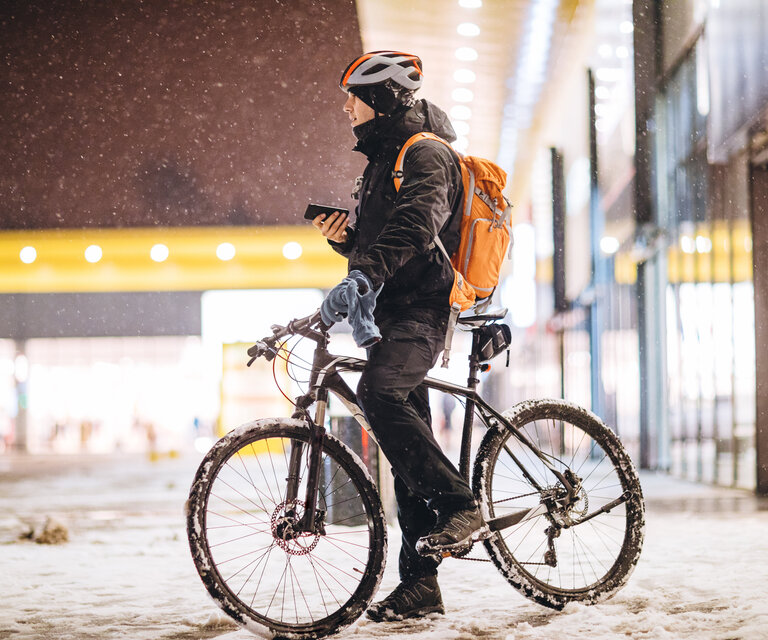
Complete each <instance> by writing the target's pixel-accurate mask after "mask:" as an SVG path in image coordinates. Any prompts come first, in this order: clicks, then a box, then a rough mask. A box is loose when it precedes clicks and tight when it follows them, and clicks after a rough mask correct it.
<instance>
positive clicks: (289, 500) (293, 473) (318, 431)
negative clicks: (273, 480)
mask: <svg viewBox="0 0 768 640" xmlns="http://www.w3.org/2000/svg"><path fill="white" fill-rule="evenodd" d="M310 400H311V399H310ZM316 402H317V404H316V408H315V418H314V420H312V419H311V418H310V417H309V415H308V413H306V411H304V413H302V417H303V418H304V419H306V421H307V423H308V424H309V427H310V430H311V432H312V436H311V438H310V441H309V445H305V444H304V443H303V442H301V441H299V440H292V441H291V455H290V459H289V463H288V477H287V478H286V480H287V485H286V496H285V504H286V505H296V504H298V503H299V501H298V494H299V485H300V483H301V461H302V459H303V457H304V451H305V447H306V446H309V452H308V456H309V458H308V464H307V483H306V487H305V493H304V514H303V515H302V517H301V519H300V520H299V521H298V522H297V523H296V525H295V527H294V531H295V532H296V533H313V534H323V533H325V528H324V525H323V520H324V518H325V512H324V511H318V510H317V495H318V491H319V489H320V474H321V472H322V451H323V440H324V438H325V427H323V424H324V422H325V409H326V406H327V405H328V391H327V390H326V389H323V388H321V389H319V390H318V397H317V401H316Z"/></svg>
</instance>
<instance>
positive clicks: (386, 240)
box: [313, 51, 485, 621]
mask: <svg viewBox="0 0 768 640" xmlns="http://www.w3.org/2000/svg"><path fill="white" fill-rule="evenodd" d="M421 84H422V64H421V60H420V59H419V58H418V57H416V56H414V55H410V54H406V53H401V52H395V51H377V52H372V53H368V54H365V55H362V56H360V57H358V58H356V59H355V60H353V61H352V62H351V63H350V64H349V66H348V67H347V68H346V69H345V70H344V73H343V74H342V76H341V81H340V86H341V88H342V89H343V90H344V91H345V92H346V93H347V99H346V102H345V103H344V107H343V109H344V111H345V112H346V113H347V114H348V115H349V118H350V120H351V123H352V127H353V131H354V134H355V136H356V137H357V145H356V146H355V148H354V150H355V151H359V152H361V153H363V154H364V155H365V156H366V157H367V158H368V165H367V167H366V169H365V172H364V174H363V176H362V183H361V185H360V189H359V191H358V205H357V207H356V220H355V223H354V225H351V224H350V223H349V220H347V219H346V216H344V215H343V214H340V213H338V212H336V213H333V214H331V215H329V216H319V217H318V218H315V220H314V222H313V224H314V225H315V226H316V227H317V228H318V229H319V230H320V231H321V232H322V234H323V236H325V237H326V238H327V239H328V241H329V243H330V244H331V246H332V247H333V248H334V249H335V250H336V251H338V252H339V253H341V254H342V255H344V256H345V257H347V258H348V260H349V263H348V266H349V270H350V272H352V271H356V272H358V273H355V274H353V275H354V277H355V279H356V280H358V281H362V282H363V283H364V285H363V288H364V289H365V285H367V286H370V287H372V288H373V289H375V290H379V289H380V292H379V294H378V298H377V300H376V306H375V310H374V319H375V322H376V324H377V326H378V328H379V330H380V332H381V336H382V339H381V341H380V342H377V343H376V344H375V345H374V346H372V347H370V348H369V349H368V363H367V365H366V367H365V370H364V372H363V374H362V377H361V379H360V382H359V385H358V388H357V394H358V400H359V402H360V404H361V406H362V408H363V410H364V412H365V414H366V418H367V419H368V422H369V423H370V425H371V427H372V429H373V431H374V433H375V435H376V439H377V440H378V443H379V445H380V446H381V448H382V450H383V452H384V454H385V455H386V457H387V459H388V460H389V462H390V463H391V465H392V468H393V473H394V476H395V494H396V497H397V506H398V519H399V522H400V528H401V530H402V544H401V550H400V558H399V573H400V580H401V582H400V584H399V585H398V586H397V588H396V589H395V590H394V591H393V592H392V593H391V594H389V596H387V597H386V598H385V599H384V600H382V601H380V602H377V603H375V604H373V605H372V606H371V607H370V608H369V609H368V612H367V614H368V617H370V618H371V619H373V620H375V621H384V620H400V619H403V618H409V617H416V616H423V615H426V614H428V613H433V612H437V613H444V607H443V602H442V597H441V595H440V589H439V587H438V583H437V567H438V564H439V563H440V561H441V555H440V551H441V550H458V549H460V548H462V547H466V546H467V543H468V542H469V541H470V540H471V538H472V536H473V535H474V534H476V533H477V532H478V530H479V529H481V528H483V527H485V525H484V523H483V520H482V517H481V515H480V512H479V509H478V507H477V504H476V503H475V501H474V498H473V495H472V491H471V489H470V487H469V485H468V484H467V482H466V481H465V480H464V478H463V477H462V476H461V474H460V473H459V471H458V470H457V469H456V467H455V466H454V464H453V463H452V462H451V461H450V460H449V459H448V458H447V457H446V456H445V455H444V453H443V452H442V450H441V449H440V446H439V444H438V443H437V441H436V439H435V436H434V434H433V432H432V425H431V413H430V408H429V398H428V393H427V389H426V388H425V387H424V386H423V385H422V382H423V380H424V378H425V376H426V375H427V372H428V371H429V369H431V368H432V367H433V366H434V365H435V362H436V360H437V357H438V355H439V353H440V352H441V351H442V349H443V346H444V342H445V333H446V329H447V322H448V316H449V304H448V295H449V292H450V290H451V286H452V284H453V277H454V276H453V271H452V268H451V265H450V263H449V262H448V260H447V258H446V257H445V256H444V255H443V253H442V252H441V251H440V250H439V249H438V248H437V247H436V246H435V244H434V240H435V237H436V236H437V235H438V234H439V237H440V240H441V241H442V243H443V245H444V246H445V248H446V249H447V252H448V254H449V255H450V254H451V253H453V251H454V250H455V249H456V247H457V246H458V243H459V223H460V215H461V211H460V209H461V203H462V201H463V187H462V182H461V170H460V167H459V164H458V159H457V157H456V154H455V153H453V152H452V151H451V150H450V149H448V148H447V147H446V146H445V145H443V144H442V143H440V142H438V141H433V140H425V141H421V142H420V143H419V144H417V145H414V146H413V147H412V148H411V149H410V150H409V152H408V155H407V157H406V162H405V166H404V168H403V169H404V170H403V173H404V176H403V178H402V184H401V187H400V189H399V191H396V190H395V186H394V181H393V171H394V165H395V160H396V158H397V155H398V152H399V150H400V149H401V148H402V146H403V143H404V142H405V141H406V140H407V139H408V138H410V137H411V136H412V135H413V134H414V133H417V132H419V131H430V132H433V133H435V134H437V135H438V136H441V137H442V138H443V139H446V140H448V141H453V140H455V139H456V136H455V133H454V131H453V128H452V127H451V124H450V122H449V120H448V117H447V115H446V114H445V113H444V112H443V111H442V110H440V109H439V108H438V107H436V106H435V105H433V104H431V103H429V102H427V101H426V100H419V101H416V99H415V98H414V92H415V91H416V90H417V89H419V87H420V86H421ZM360 274H362V276H361V275H360ZM340 286H342V285H340ZM334 299H335V300H336V301H337V302H338V296H336V297H335V298H334ZM329 300H330V296H329ZM341 311H343V309H341ZM417 549H418V550H417ZM419 551H421V553H419Z"/></svg>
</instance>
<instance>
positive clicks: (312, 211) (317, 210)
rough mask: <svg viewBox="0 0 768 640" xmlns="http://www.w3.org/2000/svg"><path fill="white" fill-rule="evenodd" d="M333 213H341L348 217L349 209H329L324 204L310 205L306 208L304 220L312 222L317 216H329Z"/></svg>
mask: <svg viewBox="0 0 768 640" xmlns="http://www.w3.org/2000/svg"><path fill="white" fill-rule="evenodd" d="M334 211H338V212H339V213H343V214H344V215H345V216H348V215H349V209H342V208H341V207H330V206H328V205H324V204H310V205H308V206H307V210H306V211H305V212H304V219H305V220H314V219H315V218H317V216H319V215H321V214H325V215H326V216H329V215H331V214H332V213H333V212H334Z"/></svg>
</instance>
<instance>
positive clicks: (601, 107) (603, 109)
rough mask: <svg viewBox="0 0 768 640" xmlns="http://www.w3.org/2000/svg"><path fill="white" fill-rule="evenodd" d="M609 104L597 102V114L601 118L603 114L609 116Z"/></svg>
mask: <svg viewBox="0 0 768 640" xmlns="http://www.w3.org/2000/svg"><path fill="white" fill-rule="evenodd" d="M608 111H609V109H608V106H607V105H605V104H596V105H595V115H596V116H597V117H598V118H599V117H601V116H607V115H608Z"/></svg>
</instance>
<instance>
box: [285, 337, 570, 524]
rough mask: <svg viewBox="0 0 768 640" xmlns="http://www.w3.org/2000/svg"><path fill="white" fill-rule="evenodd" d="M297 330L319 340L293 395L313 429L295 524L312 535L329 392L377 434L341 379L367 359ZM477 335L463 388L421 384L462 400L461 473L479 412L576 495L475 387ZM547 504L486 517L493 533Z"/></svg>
mask: <svg viewBox="0 0 768 640" xmlns="http://www.w3.org/2000/svg"><path fill="white" fill-rule="evenodd" d="M296 333H298V334H300V335H303V336H304V337H306V338H309V339H310V340H313V341H314V342H316V343H317V347H316V349H315V353H314V358H313V363H312V373H311V376H310V382H309V391H308V392H307V393H306V394H304V395H303V396H300V397H299V398H297V399H296V409H297V410H296V412H295V413H294V415H293V417H294V418H301V419H306V420H307V421H308V422H309V424H310V426H311V428H312V431H313V438H312V442H311V444H310V458H309V470H310V471H309V476H308V479H307V486H306V492H305V500H304V508H305V511H304V515H303V516H302V518H301V520H300V522H299V523H298V526H299V528H300V529H301V530H303V531H308V532H311V533H315V532H316V530H317V526H318V520H321V518H318V517H317V515H318V514H317V513H316V510H315V507H316V503H317V493H318V488H319V485H320V470H321V469H320V467H321V465H320V451H321V445H322V440H323V437H324V436H325V428H324V426H323V425H324V423H325V412H326V408H327V404H328V392H329V391H330V392H331V393H333V394H334V395H335V396H336V397H337V398H339V400H340V401H341V402H342V404H343V405H344V406H345V407H346V409H347V410H348V411H349V413H350V414H351V415H352V416H353V417H354V418H355V420H356V421H357V422H358V423H359V424H360V426H361V427H362V428H364V429H365V430H366V431H367V432H368V433H369V435H370V437H372V438H373V439H374V441H375V440H376V436H375V434H374V433H373V430H372V429H371V426H370V425H369V424H368V421H367V420H366V418H365V414H364V413H363V411H362V409H361V408H360V405H359V403H358V401H357V397H356V395H355V393H354V391H352V389H351V388H350V387H349V385H348V384H347V383H346V382H345V381H344V379H343V378H342V377H341V375H340V373H341V372H353V373H354V372H358V373H359V372H362V371H363V369H364V367H365V365H366V361H365V360H363V359H361V358H355V357H351V356H336V355H334V354H332V353H330V352H329V351H328V341H329V338H328V334H327V333H324V332H320V331H316V330H314V329H310V328H303V327H302V328H300V329H299V330H297V331H296ZM477 352H478V350H477V334H476V333H473V342H472V351H471V354H470V357H469V377H468V379H467V386H461V385H457V384H453V383H451V382H447V381H445V380H439V379H437V378H431V377H426V378H425V379H424V384H425V385H426V386H427V387H428V388H429V389H436V390H437V391H441V392H443V393H450V394H453V395H456V396H461V397H464V398H466V405H465V409H464V424H463V429H462V437H461V450H460V456H459V471H460V473H461V474H462V475H463V476H464V477H465V478H466V479H467V481H468V482H469V481H470V477H469V466H470V458H471V445H472V426H473V422H474V416H475V414H476V412H477V413H478V414H479V416H480V418H481V420H482V421H483V423H484V424H485V425H486V426H487V427H488V428H491V427H492V426H494V425H495V424H502V425H504V426H505V427H506V428H507V429H509V430H510V431H511V433H512V434H513V435H514V436H515V437H516V438H517V439H518V440H519V441H520V442H521V443H523V444H524V445H525V446H526V447H528V448H529V449H530V450H531V452H533V454H534V455H535V456H536V457H537V458H538V459H539V460H541V462H542V463H543V464H544V465H545V466H546V467H547V468H548V469H549V471H550V472H551V473H552V474H553V475H554V476H555V477H556V478H557V479H558V480H559V481H560V482H561V483H562V485H563V487H564V488H565V489H566V490H567V492H568V499H574V498H575V496H576V494H577V493H578V490H579V487H578V485H577V486H574V485H573V484H572V483H571V482H570V481H569V479H568V478H567V477H565V476H564V475H563V474H562V473H560V472H559V471H558V470H557V469H555V468H554V467H553V466H552V464H550V462H549V460H547V459H546V457H545V456H544V455H543V454H542V453H541V451H540V450H539V449H538V447H537V446H536V445H535V444H534V443H532V442H531V441H530V440H529V439H528V438H527V437H526V436H525V434H523V433H522V432H520V431H519V430H518V429H516V428H515V427H514V425H512V424H510V423H509V422H508V421H507V420H506V419H505V418H504V416H503V415H502V414H501V413H499V412H498V411H496V409H494V408H493V407H491V406H490V405H489V404H488V403H487V402H486V401H485V400H484V399H483V398H482V397H481V396H480V395H479V394H478V393H477V385H478V384H479V383H480V380H479V379H478V378H477V374H478V372H479V371H480V370H481V367H482V364H481V363H480V362H479V360H478V357H477ZM313 404H315V415H314V418H313V417H312V416H310V415H309V411H308V410H309V408H310V407H311V406H312V405H313ZM303 447H304V445H303V444H302V443H299V442H294V443H293V444H292V447H291V458H290V463H291V465H290V475H289V482H288V485H287V495H286V500H287V501H295V500H296V499H297V497H298V488H299V487H298V485H299V477H298V473H297V472H296V471H295V470H297V469H298V467H299V461H300V459H301V456H302V454H303ZM507 453H509V455H510V457H511V458H512V460H513V461H514V462H515V464H517V466H518V467H519V468H520V470H521V472H522V473H523V475H524V476H525V477H526V479H527V480H528V481H529V482H530V483H531V485H532V486H533V487H534V488H536V490H538V491H540V492H541V491H543V487H541V485H540V484H539V483H538V482H537V481H536V479H535V478H534V477H533V476H532V475H531V474H529V473H528V471H527V469H526V468H525V466H524V465H523V463H522V462H521V461H520V460H519V459H518V458H517V457H515V455H514V454H513V453H512V452H511V451H509V450H507ZM547 511H548V507H547V506H546V505H545V504H543V503H542V504H540V505H539V506H538V507H535V508H532V509H525V510H521V511H519V512H517V513H513V514H509V515H506V516H502V517H499V518H494V519H492V520H490V521H489V522H488V523H487V524H488V525H489V527H490V529H491V530H492V531H498V530H501V529H504V528H507V527H511V526H513V525H515V524H519V523H520V522H523V521H524V520H529V519H531V518H533V517H535V516H537V515H539V514H541V513H546V512H547Z"/></svg>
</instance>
